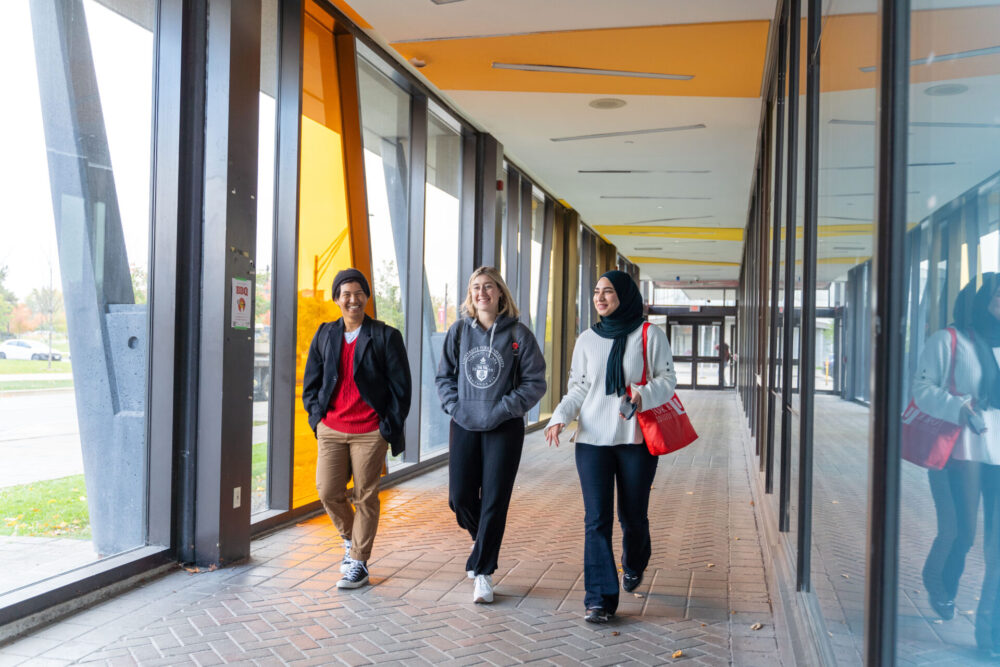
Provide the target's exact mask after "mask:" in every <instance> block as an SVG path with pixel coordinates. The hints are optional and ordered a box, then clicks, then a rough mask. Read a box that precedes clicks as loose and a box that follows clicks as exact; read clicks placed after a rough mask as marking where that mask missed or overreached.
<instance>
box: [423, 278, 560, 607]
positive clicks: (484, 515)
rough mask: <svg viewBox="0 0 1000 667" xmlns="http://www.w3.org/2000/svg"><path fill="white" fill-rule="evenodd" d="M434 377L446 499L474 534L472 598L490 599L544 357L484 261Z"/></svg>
mask: <svg viewBox="0 0 1000 667" xmlns="http://www.w3.org/2000/svg"><path fill="white" fill-rule="evenodd" d="M462 307H463V309H464V310H465V314H466V315H467V317H463V318H461V319H459V320H457V321H456V322H455V323H454V324H452V325H451V328H450V329H448V335H447V337H446V338H445V341H444V348H443V350H442V352H441V362H440V364H438V372H437V376H436V377H435V383H436V384H437V389H438V396H439V397H440V398H441V407H442V408H443V409H444V411H445V412H446V413H447V414H449V415H450V416H451V428H450V433H449V439H448V442H449V452H448V505H449V506H450V507H451V509H452V511H454V512H455V517H456V519H457V520H458V525H459V526H461V527H462V528H464V529H465V530H467V531H468V532H469V535H470V536H471V537H472V539H473V545H472V553H470V554H469V558H468V560H467V561H466V563H465V569H466V572H467V573H468V575H469V578H471V579H474V580H475V581H474V583H473V593H472V600H473V602H478V603H490V602H493V578H492V575H493V572H495V571H496V569H497V558H498V556H499V554H500V543H501V542H502V541H503V534H504V529H505V528H506V525H507V510H508V508H509V507H510V498H511V494H512V493H513V491H514V478H515V477H516V476H517V469H518V466H519V465H520V462H521V450H522V448H523V446H524V415H525V414H527V412H528V410H530V409H531V408H533V407H534V406H535V404H536V403H538V401H539V400H540V399H541V398H542V395H544V394H545V357H544V356H543V355H542V351H541V350H540V349H539V348H538V341H536V340H535V336H534V334H532V333H531V330H530V329H529V328H528V327H526V326H525V325H524V324H523V323H521V322H520V321H519V320H518V310H517V305H515V303H514V299H513V297H512V296H511V294H510V290H509V289H507V285H506V283H504V281H503V278H501V277H500V273H499V272H498V271H497V270H496V269H494V268H493V267H491V266H483V267H480V268H478V269H476V270H475V271H473V272H472V276H471V277H470V278H469V289H468V292H467V295H466V298H465V303H464V305H463V306H462Z"/></svg>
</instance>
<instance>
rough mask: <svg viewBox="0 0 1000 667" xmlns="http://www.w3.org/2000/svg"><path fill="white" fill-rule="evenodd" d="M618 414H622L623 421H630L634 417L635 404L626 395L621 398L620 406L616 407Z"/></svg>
mask: <svg viewBox="0 0 1000 667" xmlns="http://www.w3.org/2000/svg"><path fill="white" fill-rule="evenodd" d="M618 412H620V413H622V417H624V418H625V419H632V417H634V416H635V403H633V402H632V399H631V398H629V397H628V396H627V395H625V396H622V402H621V405H619V406H618Z"/></svg>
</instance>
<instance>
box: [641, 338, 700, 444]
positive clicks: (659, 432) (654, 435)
mask: <svg viewBox="0 0 1000 667" xmlns="http://www.w3.org/2000/svg"><path fill="white" fill-rule="evenodd" d="M650 326H652V325H650V323H649V322H646V323H644V324H643V325H642V382H640V383H639V384H640V385H644V384H646V368H647V363H646V340H647V339H646V332H647V330H648V329H649V327H650ZM631 395H632V392H631V391H629V396H631ZM636 418H637V419H638V420H639V428H640V429H642V437H643V439H644V440H645V441H646V449H648V450H649V453H650V454H652V455H653V456H662V455H663V454H669V453H670V452H676V451H677V450H678V449H681V448H683V447H687V446H688V445H690V444H691V443H692V442H694V441H695V440H697V439H698V434H697V433H695V432H694V427H693V426H691V420H690V419H688V416H687V412H686V411H685V410H684V406H683V405H682V404H681V399H680V398H679V397H678V396H677V394H676V393H675V394H674V395H673V398H671V399H670V400H669V401H667V402H666V403H664V404H663V405H658V406H656V407H655V408H651V409H649V410H643V411H642V412H640V413H638V414H637V415H636Z"/></svg>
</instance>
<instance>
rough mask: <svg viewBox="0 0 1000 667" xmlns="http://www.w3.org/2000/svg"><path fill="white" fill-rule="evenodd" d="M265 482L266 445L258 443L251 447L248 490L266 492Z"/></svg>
mask: <svg viewBox="0 0 1000 667" xmlns="http://www.w3.org/2000/svg"><path fill="white" fill-rule="evenodd" d="M266 481H267V443H266V442H258V443H255V444H254V446H253V454H252V455H251V459H250V488H251V489H253V490H255V491H258V492H263V491H267V487H266V485H265V482H266Z"/></svg>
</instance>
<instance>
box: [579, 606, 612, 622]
mask: <svg viewBox="0 0 1000 667" xmlns="http://www.w3.org/2000/svg"><path fill="white" fill-rule="evenodd" d="M610 619H611V614H609V613H608V612H607V611H605V610H604V608H603V607H591V608H590V609H588V610H587V613H586V615H585V616H584V617H583V620H585V621H587V623H607V622H608V621H609V620H610Z"/></svg>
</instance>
